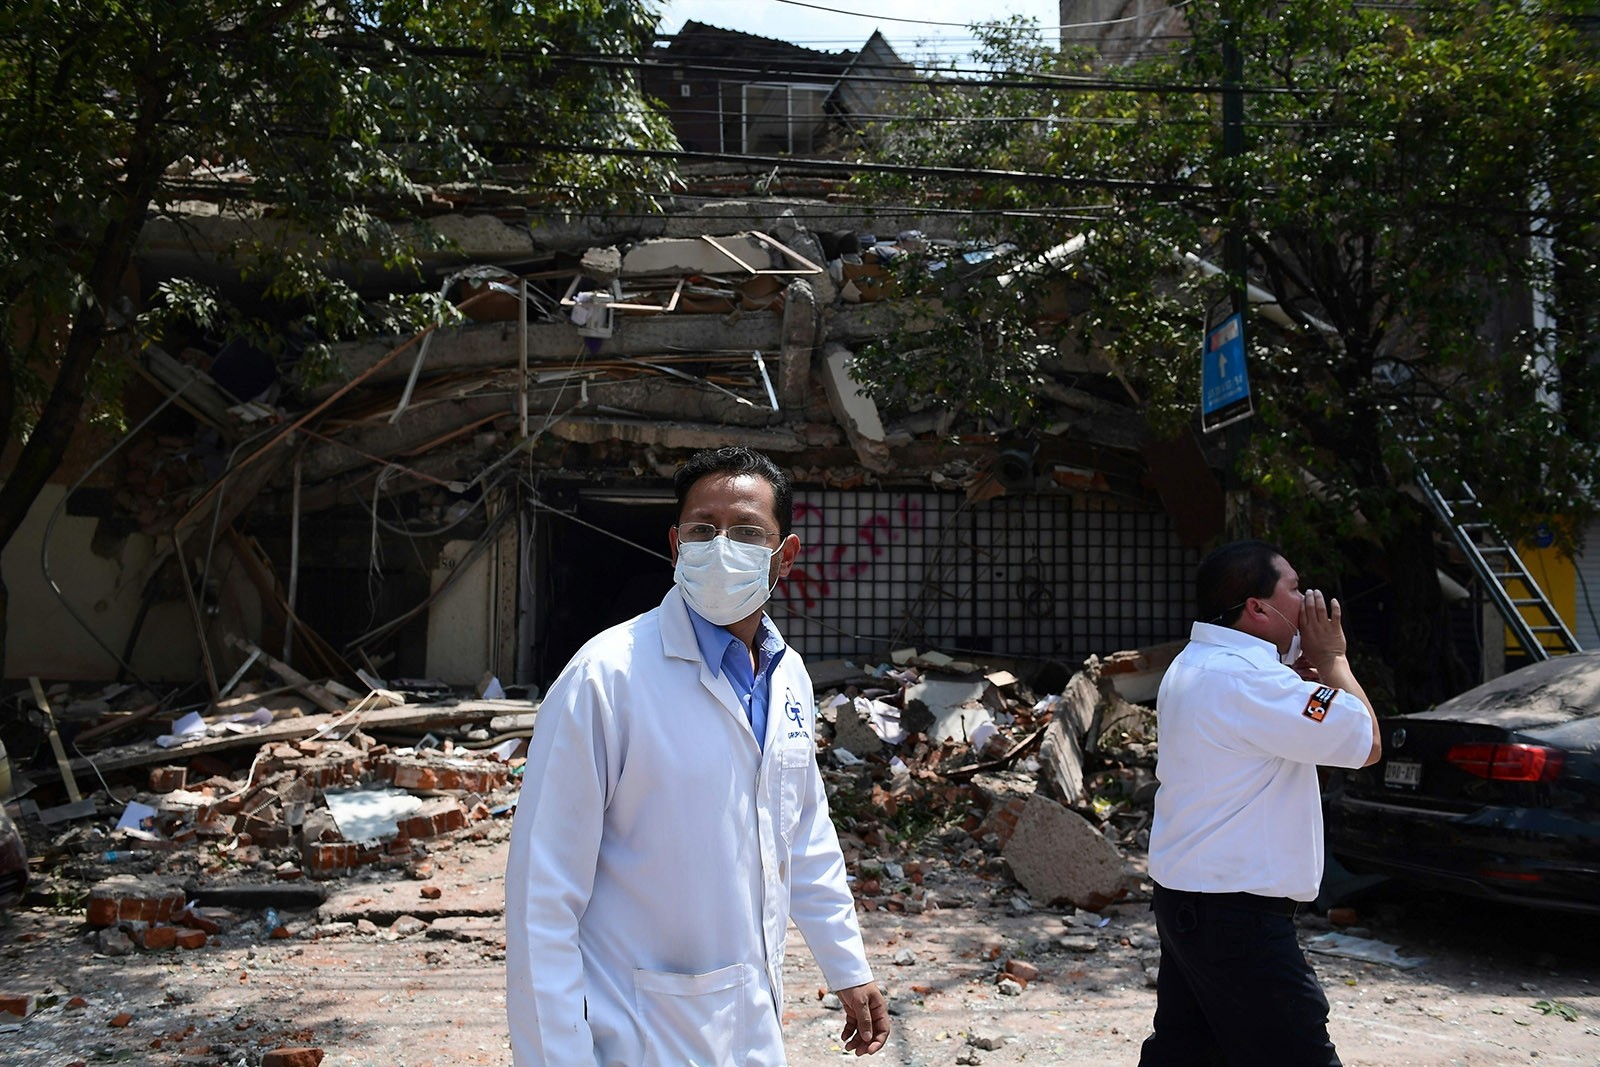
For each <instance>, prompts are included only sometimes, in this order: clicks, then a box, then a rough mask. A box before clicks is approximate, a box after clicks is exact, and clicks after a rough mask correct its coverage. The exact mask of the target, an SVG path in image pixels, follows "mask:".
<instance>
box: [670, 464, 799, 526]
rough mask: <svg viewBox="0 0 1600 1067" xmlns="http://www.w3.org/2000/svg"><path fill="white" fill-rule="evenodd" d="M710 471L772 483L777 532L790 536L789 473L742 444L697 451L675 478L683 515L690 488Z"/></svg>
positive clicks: (791, 494) (791, 501)
mask: <svg viewBox="0 0 1600 1067" xmlns="http://www.w3.org/2000/svg"><path fill="white" fill-rule="evenodd" d="M708 474H754V475H757V476H758V477H761V478H765V479H766V480H767V481H768V482H770V483H772V510H773V512H774V513H775V514H776V517H777V519H778V533H779V535H780V536H782V537H788V536H789V527H790V526H791V525H793V524H794V487H793V486H791V485H790V484H789V476H788V475H787V474H785V473H783V468H781V467H779V466H778V465H777V464H776V463H774V462H772V460H770V459H768V458H767V457H766V456H763V455H762V454H761V453H760V452H757V451H756V450H755V449H753V448H746V447H744V446H743V445H729V446H727V447H726V448H708V449H705V450H704V451H701V452H696V453H695V454H694V455H692V456H690V457H689V462H687V463H685V464H684V465H683V466H681V467H679V468H678V473H677V474H675V475H673V478H672V491H673V492H674V493H676V494H677V497H678V513H679V514H680V515H681V514H683V504H684V501H685V500H687V499H688V498H689V490H690V489H691V488H692V487H693V486H694V483H695V482H698V481H699V480H700V479H701V478H704V477H705V476H706V475H708Z"/></svg>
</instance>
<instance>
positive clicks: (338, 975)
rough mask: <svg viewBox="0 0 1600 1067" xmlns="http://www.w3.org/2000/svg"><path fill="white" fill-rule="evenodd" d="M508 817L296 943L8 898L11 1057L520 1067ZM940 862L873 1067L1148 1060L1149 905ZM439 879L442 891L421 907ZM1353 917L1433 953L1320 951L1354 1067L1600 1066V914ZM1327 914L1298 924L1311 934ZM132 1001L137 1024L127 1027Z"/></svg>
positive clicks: (1404, 903)
mask: <svg viewBox="0 0 1600 1067" xmlns="http://www.w3.org/2000/svg"><path fill="white" fill-rule="evenodd" d="M507 829H508V824H507V823H506V822H504V821H503V820H502V821H498V822H496V823H494V824H492V825H491V827H490V829H489V832H488V833H487V835H486V836H485V837H484V839H483V840H481V841H477V842H474V841H471V840H462V841H458V842H455V843H453V844H451V843H449V842H440V843H438V846H436V848H435V850H434V857H433V860H434V863H433V872H432V876H431V877H430V878H429V879H428V880H427V881H425V882H423V881H416V880H412V879H409V878H407V877H406V875H405V874H404V873H403V872H398V871H395V872H383V873H379V872H371V873H370V874H369V875H368V876H366V877H363V878H359V879H351V880H347V881H345V882H341V883H336V884H335V885H334V886H333V887H332V888H333V893H332V895H331V896H330V899H329V901H328V903H327V904H326V905H325V906H324V907H323V908H322V909H321V910H320V911H319V912H315V913H312V912H304V913H298V914H288V915H285V916H284V918H285V919H286V920H287V922H288V924H289V927H290V929H291V931H293V932H294V933H295V934H296V935H297V936H295V937H291V938H290V939H288V940H268V939H266V938H265V935H264V932H263V930H262V925H261V921H260V917H259V916H254V915H251V916H243V917H241V921H240V922H239V923H238V924H237V925H236V926H235V927H234V928H233V929H232V930H231V931H230V932H228V933H225V934H223V935H222V936H220V937H219V938H217V939H214V941H213V943H212V944H210V945H208V946H206V947H205V948H202V949H199V950H195V951H187V952H169V953H164V954H135V955H131V956H124V957H107V956H102V955H98V954H97V953H96V946H95V941H94V937H93V935H92V934H91V933H89V931H88V929H87V927H86V926H85V925H84V923H83V917H82V911H81V908H74V909H62V910H60V911H52V910H50V909H48V908H27V909H22V910H19V911H17V912H14V913H12V914H11V915H9V916H8V917H6V918H4V919H0V923H3V925H0V993H10V994H29V993H31V994H35V995H37V996H40V997H41V998H42V1003H43V1004H44V1006H42V1007H41V1008H39V1010H38V1011H36V1012H35V1013H34V1014H33V1015H32V1016H31V1017H30V1018H28V1019H27V1020H26V1021H24V1022H22V1023H20V1024H16V1023H9V1024H7V1025H4V1026H3V1027H0V1063H3V1064H5V1065H6V1067H67V1065H69V1064H73V1063H83V1064H96V1063H109V1062H126V1063H136V1064H151V1065H165V1064H192V1065H196V1067H199V1065H229V1067H235V1065H242V1067H254V1065H255V1064H258V1063H259V1062H260V1057H261V1054H262V1053H263V1052H264V1051H267V1050H270V1049H272V1048H275V1047H279V1046H283V1045H313V1046H317V1047H320V1048H322V1049H325V1050H326V1052H327V1058H326V1059H325V1060H324V1064H325V1065H326V1067H445V1065H450V1067H465V1065H476V1064H484V1065H495V1067H505V1065H508V1064H509V1063H510V1053H509V1051H507V1047H506V1040H505V1020H504V1015H503V1012H504V997H503V993H502V982H503V958H504V951H503V936H504V935H503V924H502V918H501V911H502V902H503V899H504V892H503V882H502V878H501V872H502V870H503V866H504V858H505V844H504V841H505V834H506V830H507ZM901 858H902V859H903V858H905V857H901ZM925 863H926V865H927V871H928V873H927V881H926V886H927V888H928V889H929V890H930V891H931V893H932V895H933V897H934V899H935V901H937V902H941V903H942V905H943V906H942V907H939V908H937V909H935V910H930V911H928V912H925V913H924V914H921V915H908V914H900V913H891V912H884V911H871V912H867V913H865V914H864V915H863V925H864V930H865V933H866V939H867V944H868V948H869V951H870V953H871V955H872V960H873V965H874V967H875V969H876V970H877V973H878V975H879V977H880V980H881V981H882V982H883V984H884V985H885V986H886V987H887V989H888V992H889V995H890V998H891V1002H892V1004H893V1006H894V1013H895V1014H894V1020H893V1021H894V1034H893V1037H892V1039H891V1044H890V1047H889V1048H888V1049H887V1050H885V1052H883V1053H881V1054H880V1056H879V1057H878V1059H877V1061H876V1062H880V1063H891V1064H906V1065H912V1064H926V1065H930V1067H931V1065H950V1064H960V1063H983V1064H990V1065H1002V1064H1023V1063H1038V1064H1053V1065H1060V1067H1080V1065H1081V1067H1106V1065H1109V1064H1119V1063H1120V1064H1133V1063H1135V1062H1137V1058H1138V1046H1139V1042H1140V1041H1141V1040H1142V1039H1143V1037H1144V1036H1145V1033H1146V1032H1147V1027H1148V1025H1149V1021H1150V1015H1151V1012H1152V1010H1153V1008H1154V1004H1155V994H1154V990H1153V989H1152V988H1150V987H1149V985H1148V984H1147V979H1146V965H1147V964H1149V963H1151V962H1153V961H1154V960H1155V958H1156V956H1157V951H1158V950H1157V947H1156V940H1155V930H1154V925H1153V923H1152V921H1151V918H1150V916H1149V913H1148V911H1147V910H1146V908H1145V907H1144V905H1142V904H1139V903H1126V904H1119V905H1116V906H1113V907H1112V908H1110V909H1108V910H1107V911H1106V912H1105V913H1104V914H1103V915H1100V916H1096V915H1092V914H1089V913H1083V912H1079V913H1077V914H1067V913H1065V912H1064V911H1063V910H1062V909H1049V908H1035V909H1028V910H1023V905H1021V904H1019V903H1018V902H1017V900H1016V897H1017V893H1018V891H1017V889H1016V888H1015V886H1014V885H1013V884H1012V883H1011V882H1010V880H1009V879H1008V878H1006V877H1005V875H1004V874H1003V873H997V872H994V871H988V872H983V873H980V872H978V871H974V870H971V869H970V868H958V867H955V866H952V865H951V863H950V862H949V861H946V860H943V859H939V858H937V857H935V858H933V859H931V860H925ZM987 866H993V864H988V865H987ZM424 886H437V887H439V888H440V889H441V890H442V894H441V896H440V898H439V899H438V900H427V899H424V897H423V895H422V892H421V890H422V888H423V887H424ZM1360 907H1361V914H1362V920H1363V923H1364V925H1365V926H1366V927H1367V929H1368V931H1369V932H1370V934H1371V936H1372V937H1374V938H1377V939H1380V940H1382V941H1385V942H1387V943H1389V944H1392V945H1395V946H1396V947H1397V948H1399V949H1400V950H1401V951H1402V952H1404V953H1406V954H1408V955H1417V956H1426V957H1428V962H1427V963H1425V964H1424V965H1422V966H1421V967H1419V968H1417V969H1415V970H1409V971H1401V970H1396V969H1394V968H1390V967H1386V966H1381V965H1376V964H1369V963H1359V962H1355V961H1351V960H1345V959H1339V958H1332V957H1327V956H1322V955H1315V956H1313V962H1314V964H1315V966H1316V968H1317V971H1318V973H1319V974H1320V976H1321V978H1322V981H1323V984H1324V986H1325V987H1326V989H1327V991H1328V997H1329V1000H1330V1001H1331V1002H1332V1004H1333V1023H1332V1029H1333V1034H1334V1038H1335V1040H1336V1042H1337V1044H1338V1046H1339V1050H1340V1053H1341V1055H1342V1056H1343V1058H1344V1061H1345V1062H1346V1063H1347V1064H1351V1065H1375V1067H1376V1065H1383V1067H1403V1065H1419V1067H1420V1065H1438V1067H1443V1065H1457V1064H1471V1065H1504V1064H1521V1063H1529V1062H1535V1061H1537V1062H1540V1063H1548V1064H1585V1065H1590V1067H1594V1065H1600V958H1597V956H1596V954H1595V951H1594V949H1593V946H1594V945H1595V944H1600V940H1597V937H1596V935H1597V934H1600V921H1596V920H1593V919H1582V920H1580V919H1575V918H1570V917H1557V916H1549V915H1542V914H1538V913H1530V912H1518V911H1514V910H1510V909H1502V908H1493V907H1488V906H1484V905H1479V904H1474V903H1471V902H1466V901H1458V900H1452V899H1448V898H1441V897H1432V896H1428V895H1425V894H1417V893H1406V892H1398V891H1380V893H1379V894H1377V895H1374V896H1370V897H1369V898H1367V899H1366V900H1364V901H1362V902H1361V905H1360ZM401 916H410V917H412V918H413V919H414V921H407V920H406V919H403V918H399V917H401ZM397 919H398V922H397ZM1102 920H1104V924H1103V925H1102ZM410 928H415V932H411V933H402V931H405V930H407V929H410ZM1325 928H1326V924H1325V923H1324V922H1322V921H1321V920H1318V919H1315V918H1310V919H1307V920H1304V921H1303V923H1302V933H1303V935H1304V936H1307V937H1310V936H1314V935H1315V934H1316V933H1318V932H1320V931H1321V930H1322V929H1325ZM791 936H792V937H793V941H794V944H793V950H792V951H791V953H790V961H791V962H790V964H789V968H788V979H787V981H788V988H787V992H786V997H785V1000H786V1003H785V1018H786V1029H787V1033H788V1035H789V1043H790V1053H791V1060H792V1063H793V1064H794V1065H795V1067H813V1065H819V1064H830V1063H838V1062H841V1061H842V1060H843V1058H844V1057H842V1055H841V1053H840V1046H839V1042H838V1040H837V1037H838V1030H839V1027H840V1023H841V1020H840V1016H839V1014H838V1012H837V1011H834V1010H831V1009H830V1008H829V1006H828V1004H827V1001H826V999H825V998H822V997H820V996H819V987H820V985H821V980H820V978H819V976H818V974H817V972H816V970H815V968H814V967H813V966H812V965H811V961H810V957H809V955H808V954H807V953H806V952H805V951H804V949H803V947H801V942H800V940H799V938H798V936H796V935H793V934H791ZM1064 937H1065V938H1072V939H1077V943H1078V945H1079V946H1080V947H1078V948H1069V947H1066V946H1064V945H1063V944H1062V939H1063V938H1064ZM1085 939H1092V945H1093V949H1092V951H1084V948H1086V947H1087V946H1088V945H1089V944H1090V943H1091V941H1090V940H1085ZM1008 959H1019V960H1024V961H1026V962H1028V963H1031V964H1033V965H1034V966H1036V967H1037V968H1038V969H1039V975H1038V977H1037V978H1036V979H1034V980H1033V981H1032V982H1031V983H1029V984H1028V986H1027V988H1026V989H1024V990H1023V991H1022V992H1021V993H1020V994H1019V995H1005V994H1003V993H1002V992H1001V991H1000V990H999V987H998V985H997V983H996V976H997V973H998V972H999V970H1000V968H1001V966H1002V965H1003V964H1004V962H1005V961H1006V960H1008ZM52 997H53V998H54V999H53V1001H52V1000H51V999H50V998H52ZM1540 1002H1544V1003H1545V1004H1547V1005H1548V1006H1549V1007H1550V1008H1551V1009H1552V1011H1551V1013H1548V1014H1547V1013H1545V1012H1544V1011H1542V1010H1540V1009H1539V1008H1538V1007H1536V1006H1535V1005H1536V1004H1538V1003H1540ZM1563 1010H1567V1011H1569V1012H1570V1013H1574V1014H1575V1015H1576V1018H1575V1019H1571V1020H1569V1019H1567V1018H1565V1017H1564V1015H1563ZM124 1012H126V1013H128V1014H129V1015H130V1016H131V1019H130V1021H129V1022H128V1024H127V1025H126V1026H125V1027H114V1026H112V1025H110V1023H111V1022H112V1020H113V1019H114V1018H115V1017H116V1016H117V1015H119V1013H124ZM0 1021H4V1017H0ZM974 1040H975V1041H977V1042H979V1043H981V1044H982V1045H987V1046H993V1047H989V1048H979V1047H977V1046H976V1045H974V1044H973V1043H972V1042H973V1041H974Z"/></svg>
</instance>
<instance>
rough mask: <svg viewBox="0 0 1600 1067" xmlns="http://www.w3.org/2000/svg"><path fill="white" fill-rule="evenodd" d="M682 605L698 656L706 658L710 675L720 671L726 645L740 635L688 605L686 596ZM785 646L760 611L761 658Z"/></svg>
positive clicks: (769, 620)
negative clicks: (698, 647)
mask: <svg viewBox="0 0 1600 1067" xmlns="http://www.w3.org/2000/svg"><path fill="white" fill-rule="evenodd" d="M683 607H684V610H685V611H687V612H688V613H689V623H690V624H691V625H692V626H693V627H694V640H695V643H696V644H697V645H699V646H700V658H701V659H703V660H705V661H706V665H707V666H709V667H710V668H711V673H712V674H713V675H721V674H722V657H723V656H725V655H727V653H728V646H729V645H732V644H736V643H738V642H739V639H738V638H737V637H735V636H733V631H731V630H729V629H728V628H727V627H726V626H718V625H717V624H716V623H714V622H709V621H707V619H706V618H705V616H703V615H701V614H700V613H699V612H698V611H696V610H694V608H692V607H690V606H689V602H688V601H687V600H685V601H684V602H683ZM785 647H786V646H785V645H784V643H783V635H782V634H780V633H778V628H777V627H776V626H774V625H772V620H771V619H769V618H767V616H766V613H765V612H763V613H762V615H761V621H760V622H759V623H758V624H757V625H756V648H758V649H759V650H760V651H761V653H762V656H761V662H763V663H765V662H767V661H768V660H769V659H770V658H771V657H773V656H776V655H777V654H778V653H780V652H782V651H783V650H784V648H785Z"/></svg>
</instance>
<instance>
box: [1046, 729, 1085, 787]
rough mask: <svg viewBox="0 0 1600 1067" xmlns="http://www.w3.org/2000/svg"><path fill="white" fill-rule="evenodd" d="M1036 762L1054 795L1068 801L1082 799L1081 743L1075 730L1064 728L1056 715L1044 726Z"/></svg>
mask: <svg viewBox="0 0 1600 1067" xmlns="http://www.w3.org/2000/svg"><path fill="white" fill-rule="evenodd" d="M1039 762H1040V763H1041V764H1042V768H1041V773H1042V775H1043V776H1044V778H1045V780H1046V781H1048V782H1049V783H1050V784H1051V786H1052V787H1053V788H1054V791H1055V794H1056V795H1057V796H1059V797H1060V798H1061V799H1062V800H1064V801H1065V802H1066V803H1068V804H1076V803H1078V802H1079V801H1081V800H1082V799H1083V743H1082V742H1081V741H1080V740H1079V739H1078V734H1077V732H1076V731H1074V730H1069V729H1067V728H1066V727H1065V726H1064V725H1063V724H1062V722H1061V720H1060V719H1056V720H1053V721H1052V722H1051V723H1050V725H1049V726H1047V727H1045V732H1044V741H1043V742H1041V743H1040V745H1039Z"/></svg>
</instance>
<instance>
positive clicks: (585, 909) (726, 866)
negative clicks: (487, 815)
mask: <svg viewBox="0 0 1600 1067" xmlns="http://www.w3.org/2000/svg"><path fill="white" fill-rule="evenodd" d="M675 489H676V491H677V497H678V522H677V524H676V525H675V526H673V527H672V528H671V529H670V530H669V531H668V544H669V546H670V548H671V550H672V556H673V562H674V567H675V570H674V575H673V582H674V585H673V588H672V589H671V590H670V591H669V592H668V593H667V595H666V597H665V598H664V599H663V600H662V602H661V605H660V606H659V607H657V608H655V609H654V610H652V611H647V612H645V613H644V614H643V615H640V616H638V617H636V618H634V619H631V620H629V621H628V622H625V623H622V624H621V625H619V626H614V627H612V628H611V629H609V630H606V631H605V632H603V633H601V634H599V635H597V636H596V637H594V638H592V639H591V640H590V641H589V642H588V643H587V644H585V645H584V646H583V648H581V649H579V650H578V653H577V654H576V655H575V656H573V658H572V661H571V662H570V663H568V664H567V666H566V668H565V669H563V670H562V672H561V675H560V677H558V678H557V679H556V681H555V683H554V684H552V685H551V687H550V691H549V693H548V694H546V696H545V698H544V700H543V702H542V703H541V705H540V708H539V715H538V719H537V725H536V726H535V727H534V733H533V740H532V742H531V743H530V746H529V750H528V763H527V768H526V770H525V772H524V775H523V785H522V793H521V796H520V797H519V799H518V804H517V814H516V818H515V820H514V822H513V824H512V830H511V851H510V856H509V859H508V861H507V866H506V972H507V975H506V1014H507V1021H508V1022H509V1025H510V1032H511V1055H512V1061H513V1062H514V1063H515V1064H516V1067H583V1065H597V1067H691V1065H692V1067H782V1065H783V1064H784V1063H785V1062H786V1059H785V1054H784V1048H783V1036H782V1028H781V1020H782V1004H783V986H782V970H783V956H784V941H785V934H786V932H787V929H788V925H789V920H790V919H791V918H793V920H794V922H795V925H796V926H798V927H799V929H800V932H801V934H803V935H804V937H805V939H806V946H807V947H808V948H809V949H810V950H811V953H812V955H813V956H814V957H815V958H816V961H817V965H818V967H820V968H821V970H822V973H823V975H824V977H825V978H826V979H827V981H828V983H829V986H830V988H832V989H833V990H834V992H836V993H837V994H838V996H839V1000H840V1001H841V1003H842V1005H843V1008H844V1018H845V1022H844V1028H843V1033H842V1035H841V1038H842V1041H843V1043H844V1047H845V1049H846V1050H847V1051H850V1052H853V1053H855V1054H856V1055H857V1056H862V1055H868V1054H871V1053H875V1052H877V1051H878V1050H879V1049H881V1048H882V1047H883V1045H884V1042H885V1041H886V1040H887V1038H888V1034H889V1014H888V1008H887V1005H886V1004H885V1002H884V998H883V995H882V993H881V992H879V990H878V987H877V985H876V984H875V983H874V982H873V980H872V971H871V969H870V968H869V967H868V965H867V960H866V953H865V951H864V949H863V947H862V943H861V933H860V929H859V928H858V926H857V924H856V917H855V903H854V900H853V898H852V896H851V893H850V889H849V887H848V885H847V884H846V881H845V869H844V858H843V856H842V854H841V853H840V849H839V839H838V837H837V835H836V834H835V833H834V829H833V824H832V822H831V821H830V820H829V817H828V804H827V799H826V795H825V793H824V791H823V784H822V778H821V775H820V774H819V772H818V770H817V763H816V741H815V728H816V702H815V699H814V697H813V694H812V689H811V680H810V678H809V677H808V676H807V674H806V670H805V664H804V663H802V662H801V660H800V656H799V654H798V653H796V652H795V651H794V650H793V649H790V648H787V647H786V646H785V645H784V642H783V638H782V637H781V636H780V635H779V633H778V631H777V628H776V627H774V626H773V625H772V622H771V620H769V619H768V618H767V617H766V616H765V614H764V613H763V611H762V606H763V605H764V604H765V603H766V601H767V598H768V597H769V596H770V594H771V591H772V589H773V587H774V586H775V585H776V584H777V582H778V580H779V579H780V578H781V577H783V575H785V574H787V573H788V571H789V568H790V567H791V566H792V565H793V563H794V559H795V555H796V554H797V553H798V551H799V546H800V542H799V539H798V538H797V537H795V536H794V535H793V534H792V533H790V524H791V521H792V517H793V505H792V494H791V491H790V487H789V480H788V478H787V476H786V475H784V474H783V472H782V471H781V470H780V469H779V468H778V467H777V466H776V465H774V464H773V463H772V461H771V460H769V459H768V458H767V457H765V456H763V455H760V454H759V453H756V452H752V451H751V450H749V449H746V448H723V449H718V450H716V451H706V452H700V453H696V454H695V455H694V456H693V457H691V458H690V460H689V462H688V463H686V464H685V465H684V466H683V468H682V469H680V470H679V472H678V474H677V476H676V479H675Z"/></svg>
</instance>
